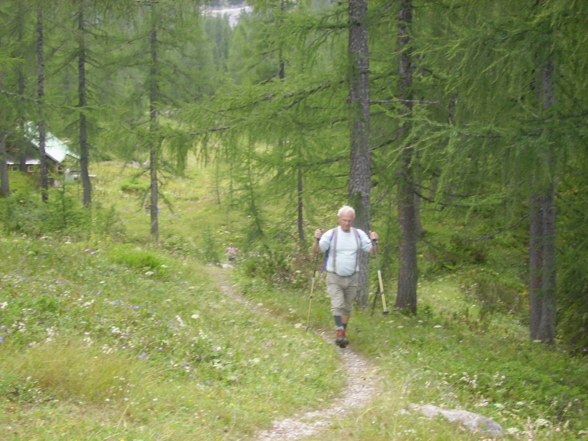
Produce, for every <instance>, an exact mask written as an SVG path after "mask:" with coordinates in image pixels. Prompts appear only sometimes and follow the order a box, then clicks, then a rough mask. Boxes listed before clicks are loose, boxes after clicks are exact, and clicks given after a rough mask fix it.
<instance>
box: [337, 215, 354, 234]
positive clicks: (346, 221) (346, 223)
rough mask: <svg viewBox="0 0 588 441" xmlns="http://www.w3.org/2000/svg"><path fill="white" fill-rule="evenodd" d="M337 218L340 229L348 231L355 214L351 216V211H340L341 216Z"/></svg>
mask: <svg viewBox="0 0 588 441" xmlns="http://www.w3.org/2000/svg"><path fill="white" fill-rule="evenodd" d="M338 219H339V225H341V229H342V230H343V231H345V232H346V233H349V230H350V229H351V225H353V221H354V220H355V216H353V213H352V212H351V211H344V212H343V213H341V216H339V218H338Z"/></svg>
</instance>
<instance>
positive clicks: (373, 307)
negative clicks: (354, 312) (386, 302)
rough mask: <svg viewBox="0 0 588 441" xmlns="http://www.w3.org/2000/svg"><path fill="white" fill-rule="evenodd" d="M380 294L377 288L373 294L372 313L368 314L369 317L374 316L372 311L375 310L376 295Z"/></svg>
mask: <svg viewBox="0 0 588 441" xmlns="http://www.w3.org/2000/svg"><path fill="white" fill-rule="evenodd" d="M379 293H380V289H379V288H378V289H377V290H376V292H375V293H374V298H373V299H372V312H370V317H373V316H374V310H375V309H376V302H377V301H378V294H379Z"/></svg>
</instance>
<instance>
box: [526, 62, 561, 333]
mask: <svg viewBox="0 0 588 441" xmlns="http://www.w3.org/2000/svg"><path fill="white" fill-rule="evenodd" d="M553 74H554V64H553V62H552V60H551V59H548V60H547V62H545V64H544V66H543V68H542V69H541V70H540V78H539V80H540V84H541V89H540V90H539V93H540V94H541V102H542V105H543V109H544V110H547V109H549V108H550V107H551V106H553V105H554V103H555V91H554V88H553ZM546 142H549V140H547V141H546ZM547 148H548V149H549V150H550V151H549V154H550V155H551V158H552V159H551V161H549V162H550V164H551V167H552V170H551V173H550V176H551V178H550V179H551V180H552V181H551V183H550V184H549V185H547V186H545V188H543V189H540V190H539V191H538V192H536V193H534V194H533V195H532V196H531V207H530V210H531V223H530V242H529V303H530V337H531V339H533V340H540V341H542V342H543V343H548V344H553V343H554V342H555V333H556V319H557V318H556V294H557V293H556V247H555V240H556V228H555V225H556V208H555V185H554V183H553V181H554V178H553V176H554V173H555V170H554V169H555V165H554V164H555V155H554V151H553V148H554V147H553V146H552V145H551V144H549V145H548V146H547Z"/></svg>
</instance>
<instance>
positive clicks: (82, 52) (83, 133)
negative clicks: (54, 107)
mask: <svg viewBox="0 0 588 441" xmlns="http://www.w3.org/2000/svg"><path fill="white" fill-rule="evenodd" d="M84 3H85V0H79V1H78V5H79V15H78V31H79V35H78V38H79V57H78V96H79V105H78V108H79V109H80V175H81V178H82V187H83V189H84V206H85V207H87V208H89V207H90V205H91V204H92V183H91V182H90V174H89V172H88V168H89V152H88V136H87V120H86V113H85V111H86V106H87V100H86V41H85V38H86V35H85V32H86V29H85V22H84Z"/></svg>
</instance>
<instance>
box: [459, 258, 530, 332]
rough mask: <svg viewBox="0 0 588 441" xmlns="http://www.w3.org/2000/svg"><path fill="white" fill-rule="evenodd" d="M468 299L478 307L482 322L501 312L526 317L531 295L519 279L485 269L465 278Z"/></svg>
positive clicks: (465, 290)
mask: <svg viewBox="0 0 588 441" xmlns="http://www.w3.org/2000/svg"><path fill="white" fill-rule="evenodd" d="M463 290H464V292H465V295H466V299H467V301H469V302H472V303H473V304H475V305H477V307H478V308H479V312H480V320H482V321H483V320H485V319H486V318H487V316H489V315H492V314H495V313H498V312H501V313H512V314H517V315H519V316H524V315H525V313H527V312H528V297H529V294H528V292H527V290H526V288H525V285H524V284H523V282H522V281H521V280H519V279H518V278H516V277H515V278H513V277H511V275H510V274H508V273H502V274H501V273H498V272H495V271H491V270H487V269H484V268H479V269H474V270H471V271H469V272H467V275H465V276H464V286H463Z"/></svg>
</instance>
